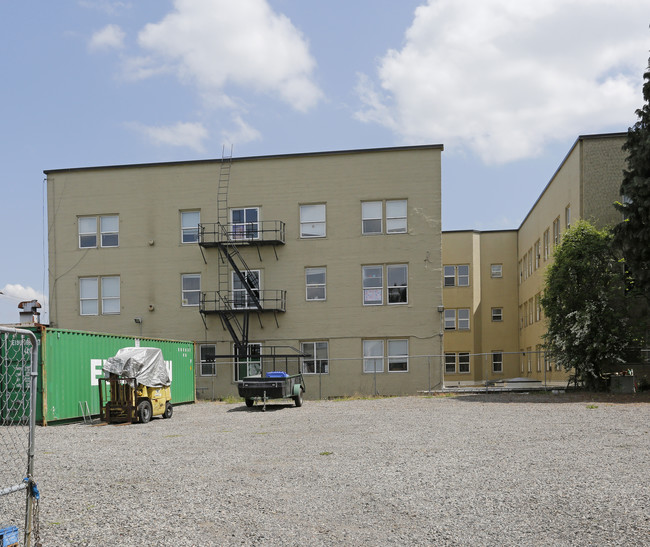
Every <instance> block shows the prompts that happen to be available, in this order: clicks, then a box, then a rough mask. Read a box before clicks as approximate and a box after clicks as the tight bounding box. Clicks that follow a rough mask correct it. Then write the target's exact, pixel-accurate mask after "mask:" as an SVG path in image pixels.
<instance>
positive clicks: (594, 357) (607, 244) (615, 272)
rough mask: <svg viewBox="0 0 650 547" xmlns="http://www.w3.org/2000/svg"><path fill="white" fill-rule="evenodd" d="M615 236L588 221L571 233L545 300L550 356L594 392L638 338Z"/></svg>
mask: <svg viewBox="0 0 650 547" xmlns="http://www.w3.org/2000/svg"><path fill="white" fill-rule="evenodd" d="M612 237H613V236H612V234H611V233H610V232H609V231H607V230H598V229H596V228H595V227H594V226H592V225H591V224H589V223H588V222H586V221H582V220H581V221H579V222H577V223H576V224H575V225H574V226H572V227H571V228H570V229H569V230H567V231H566V233H565V234H564V236H563V238H562V242H561V243H560V245H559V246H558V247H557V249H556V251H555V254H554V262H553V264H551V265H550V266H549V267H548V269H547V270H546V287H545V290H544V294H543V296H542V307H543V309H544V314H545V315H546V319H547V323H548V325H547V327H548V330H547V333H546V334H545V347H546V351H547V353H548V354H549V355H550V357H551V358H552V359H553V360H555V362H556V363H558V364H559V365H561V366H562V367H563V368H564V369H565V370H566V371H568V372H572V373H573V374H574V375H575V380H576V383H578V382H580V383H583V384H584V385H585V386H586V387H587V388H589V389H599V388H600V387H602V386H601V378H602V373H603V371H605V370H607V368H608V366H609V365H616V364H620V363H624V362H625V359H624V353H625V351H626V350H627V349H628V347H629V346H630V343H631V341H632V338H633V336H632V333H631V331H630V329H629V321H628V319H627V314H626V307H625V297H624V295H625V276H624V273H623V268H622V265H621V263H620V262H619V260H618V259H617V257H616V256H615V253H614V251H613V247H612Z"/></svg>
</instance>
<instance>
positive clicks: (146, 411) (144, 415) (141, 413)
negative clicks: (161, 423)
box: [138, 401, 153, 424]
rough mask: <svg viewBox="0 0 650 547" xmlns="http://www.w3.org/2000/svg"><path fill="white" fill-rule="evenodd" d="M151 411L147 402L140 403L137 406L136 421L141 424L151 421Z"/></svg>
mask: <svg viewBox="0 0 650 547" xmlns="http://www.w3.org/2000/svg"><path fill="white" fill-rule="evenodd" d="M152 414H153V410H152V408H151V403H150V402H149V401H140V404H138V420H139V421H140V423H141V424H146V423H148V422H149V421H150V420H151V415H152Z"/></svg>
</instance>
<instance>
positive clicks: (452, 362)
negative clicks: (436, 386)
mask: <svg viewBox="0 0 650 547" xmlns="http://www.w3.org/2000/svg"><path fill="white" fill-rule="evenodd" d="M445 374H456V354H455V353H445Z"/></svg>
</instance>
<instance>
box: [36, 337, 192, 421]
mask: <svg viewBox="0 0 650 547" xmlns="http://www.w3.org/2000/svg"><path fill="white" fill-rule="evenodd" d="M35 332H36V335H37V337H38V339H39V346H40V347H39V354H40V366H39V376H38V386H39V389H38V399H37V413H36V420H37V423H40V424H43V425H46V424H48V423H50V422H55V421H60V420H72V419H78V418H81V417H83V415H84V414H87V411H86V404H87V405H88V407H87V408H88V409H89V410H90V414H91V415H98V414H99V387H98V384H99V378H100V377H102V376H103V374H104V371H103V368H102V366H103V362H104V361H105V360H106V359H109V358H111V357H113V356H114V355H115V354H116V353H117V351H118V350H119V349H121V348H125V347H133V346H140V347H153V348H160V349H161V350H162V353H163V359H164V360H165V364H166V365H167V369H168V371H169V373H170V377H171V379H172V382H171V392H172V404H180V403H193V402H194V401H195V393H196V390H195V377H194V343H193V342H187V341H175V340H158V339H154V338H136V337H131V336H117V335H113V334H101V333H95V332H82V331H71V330H62V329H50V328H47V327H39V328H38V329H37V330H36V331H35ZM82 409H83V410H82Z"/></svg>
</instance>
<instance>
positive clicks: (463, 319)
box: [458, 308, 469, 330]
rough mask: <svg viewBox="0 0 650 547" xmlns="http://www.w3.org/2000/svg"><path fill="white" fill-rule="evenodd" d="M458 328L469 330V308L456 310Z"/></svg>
mask: <svg viewBox="0 0 650 547" xmlns="http://www.w3.org/2000/svg"><path fill="white" fill-rule="evenodd" d="M458 330H469V308H461V309H459V310H458Z"/></svg>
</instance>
